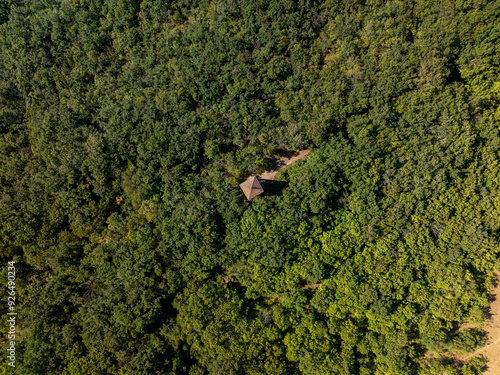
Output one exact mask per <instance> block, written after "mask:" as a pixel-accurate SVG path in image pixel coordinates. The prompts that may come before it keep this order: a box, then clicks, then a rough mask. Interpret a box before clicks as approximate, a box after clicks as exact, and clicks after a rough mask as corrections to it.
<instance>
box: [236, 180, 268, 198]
mask: <svg viewBox="0 0 500 375" xmlns="http://www.w3.org/2000/svg"><path fill="white" fill-rule="evenodd" d="M240 188H241V190H243V193H244V194H245V197H247V200H249V201H251V200H252V199H254V198H255V197H256V196H257V195H259V194H262V193H263V192H264V189H263V188H262V185H261V184H260V182H259V179H258V178H257V176H252V177H250V178H249V179H248V180H246V181H245V182H242V183H241V184H240Z"/></svg>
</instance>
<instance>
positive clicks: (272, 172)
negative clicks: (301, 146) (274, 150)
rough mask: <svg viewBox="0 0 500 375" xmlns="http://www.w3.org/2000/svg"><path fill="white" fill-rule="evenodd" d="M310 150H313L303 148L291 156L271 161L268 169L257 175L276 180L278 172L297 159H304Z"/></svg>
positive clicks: (261, 177)
mask: <svg viewBox="0 0 500 375" xmlns="http://www.w3.org/2000/svg"><path fill="white" fill-rule="evenodd" d="M310 152H311V150H302V151H299V152H298V153H297V154H295V155H293V156H292V157H290V158H287V157H285V156H282V157H281V158H279V159H277V160H274V161H273V162H271V163H270V165H269V166H268V167H267V169H266V170H265V171H264V172H262V173H261V174H258V175H257V177H259V178H260V179H263V180H274V177H275V176H276V174H277V173H278V172H281V171H282V170H283V169H285V168H286V167H287V166H289V165H292V164H293V163H295V162H296V161H297V160H304V159H305V158H306V157H307V155H308V154H309V153H310Z"/></svg>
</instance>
